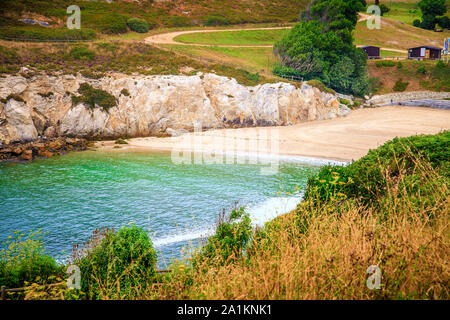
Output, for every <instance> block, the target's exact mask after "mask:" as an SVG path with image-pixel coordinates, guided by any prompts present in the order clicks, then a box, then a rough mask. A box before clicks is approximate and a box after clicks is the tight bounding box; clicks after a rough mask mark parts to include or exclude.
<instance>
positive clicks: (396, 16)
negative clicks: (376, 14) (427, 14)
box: [380, 0, 421, 25]
mask: <svg viewBox="0 0 450 320" xmlns="http://www.w3.org/2000/svg"><path fill="white" fill-rule="evenodd" d="M380 2H381V3H384V4H386V5H387V6H388V8H389V1H380ZM417 2H418V1H414V0H413V1H409V2H392V3H391V7H390V11H389V12H387V13H385V14H384V17H385V18H389V19H393V20H396V21H400V22H404V23H408V24H410V25H412V23H413V21H414V20H415V19H420V18H421V12H420V9H419V7H418V6H417Z"/></svg>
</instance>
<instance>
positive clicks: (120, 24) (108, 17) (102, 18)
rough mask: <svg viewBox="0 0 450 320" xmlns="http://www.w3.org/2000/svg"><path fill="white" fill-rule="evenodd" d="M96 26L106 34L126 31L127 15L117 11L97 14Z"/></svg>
mask: <svg viewBox="0 0 450 320" xmlns="http://www.w3.org/2000/svg"><path fill="white" fill-rule="evenodd" d="M95 28H96V29H98V30H100V32H101V33H104V34H120V33H126V32H127V31H128V29H127V17H125V16H123V15H121V14H117V13H109V14H107V13H105V12H104V13H102V14H97V15H95Z"/></svg>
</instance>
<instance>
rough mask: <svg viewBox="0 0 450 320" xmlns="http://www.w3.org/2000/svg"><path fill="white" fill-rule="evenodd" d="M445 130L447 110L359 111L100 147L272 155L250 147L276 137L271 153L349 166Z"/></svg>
mask: <svg viewBox="0 0 450 320" xmlns="http://www.w3.org/2000/svg"><path fill="white" fill-rule="evenodd" d="M449 129H450V110H439V109H430V108H415V107H400V106H398V107H381V108H373V109H359V110H355V111H352V113H351V114H350V115H348V116H347V117H345V118H338V119H331V120H323V121H312V122H305V123H301V124H297V125H294V126H287V127H276V128H242V129H223V130H212V131H207V132H203V133H200V134H193V133H189V134H186V135H183V136H179V137H172V138H154V137H149V138H136V139H131V140H130V143H129V145H128V146H126V147H124V148H122V149H112V148H113V146H114V142H106V143H104V142H102V143H98V146H100V147H101V148H105V149H108V150H122V151H124V150H128V151H133V150H134V151H149V150H164V151H171V150H174V149H181V150H192V149H194V148H193V147H192V144H189V143H190V142H192V141H194V140H193V139H194V138H195V137H197V138H198V137H201V139H202V141H201V143H200V144H199V145H197V147H196V150H203V151H222V152H223V151H225V152H249V153H254V152H261V153H274V152H271V151H270V150H269V151H265V152H263V151H261V149H258V147H257V145H258V143H255V144H252V143H248V142H249V141H257V142H259V141H261V140H264V139H263V137H274V136H275V139H276V141H278V144H279V149H277V151H276V152H275V153H278V154H281V155H289V156H305V157H313V158H323V159H334V160H344V161H349V160H356V159H359V158H360V157H362V156H364V155H365V154H366V153H367V152H368V151H369V149H375V148H377V147H378V146H379V145H381V144H383V143H385V142H386V141H388V140H391V139H393V138H394V137H397V136H398V137H406V136H411V135H415V134H434V133H438V132H440V131H442V130H449ZM273 130H275V131H273ZM271 134H272V135H271ZM266 140H267V138H266ZM238 141H241V142H242V141H246V143H245V146H244V145H239V143H238ZM101 144H104V146H102V145H101ZM252 145H253V146H252ZM255 145H256V146H255Z"/></svg>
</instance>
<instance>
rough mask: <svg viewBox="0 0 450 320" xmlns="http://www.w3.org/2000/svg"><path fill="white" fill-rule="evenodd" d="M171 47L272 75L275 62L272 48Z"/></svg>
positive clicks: (190, 54) (189, 54) (178, 50)
mask: <svg viewBox="0 0 450 320" xmlns="http://www.w3.org/2000/svg"><path fill="white" fill-rule="evenodd" d="M171 48H172V49H173V50H174V51H176V52H179V53H182V54H186V55H188V56H190V57H192V58H195V59H198V58H202V59H208V60H211V61H216V62H219V63H229V64H232V65H234V66H236V67H238V68H243V69H246V70H248V71H249V72H259V73H265V74H266V75H268V76H269V75H271V73H272V71H271V70H272V68H273V65H274V63H275V57H274V55H273V53H272V48H236V47H196V46H181V45H175V46H171Z"/></svg>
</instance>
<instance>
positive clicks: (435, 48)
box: [408, 46, 442, 50]
mask: <svg viewBox="0 0 450 320" xmlns="http://www.w3.org/2000/svg"><path fill="white" fill-rule="evenodd" d="M418 48H427V49H434V50H442V48H438V47H431V46H420V47H414V48H409V49H408V50H411V49H418Z"/></svg>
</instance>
